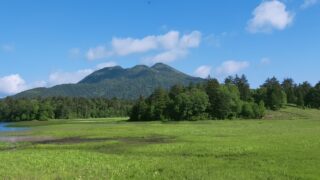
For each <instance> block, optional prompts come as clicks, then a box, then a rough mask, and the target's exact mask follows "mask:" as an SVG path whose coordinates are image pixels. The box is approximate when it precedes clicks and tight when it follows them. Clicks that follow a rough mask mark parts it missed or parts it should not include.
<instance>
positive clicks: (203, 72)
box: [194, 65, 212, 78]
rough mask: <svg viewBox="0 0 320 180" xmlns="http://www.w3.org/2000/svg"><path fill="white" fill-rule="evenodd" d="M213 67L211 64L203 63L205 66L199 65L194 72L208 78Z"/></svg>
mask: <svg viewBox="0 0 320 180" xmlns="http://www.w3.org/2000/svg"><path fill="white" fill-rule="evenodd" d="M211 69H212V68H211V66H207V65H203V66H200V67H198V68H197V69H196V70H195V72H194V74H195V75H196V76H198V77H201V78H206V77H208V76H209V75H210V73H211Z"/></svg>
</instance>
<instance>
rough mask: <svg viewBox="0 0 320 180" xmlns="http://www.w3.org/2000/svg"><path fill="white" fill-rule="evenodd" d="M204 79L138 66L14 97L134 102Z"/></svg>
mask: <svg viewBox="0 0 320 180" xmlns="http://www.w3.org/2000/svg"><path fill="white" fill-rule="evenodd" d="M203 81H204V79H201V78H196V77H192V76H189V75H187V74H184V73H182V72H180V71H178V70H176V69H174V68H172V67H170V66H168V65H166V64H162V63H157V64H155V65H154V66H152V67H148V66H145V65H137V66H134V67H132V68H128V69H124V68H122V67H120V66H115V67H107V68H103V69H100V70H98V71H95V72H93V73H92V74H90V75H88V76H87V77H85V78H84V79H83V80H81V81H80V82H78V83H77V84H62V85H57V86H54V87H51V88H35V89H31V90H27V91H24V92H21V93H19V94H17V95H15V96H14V97H15V98H23V97H28V98H34V97H53V96H64V97H106V98H113V97H116V98H121V99H135V98H138V97H139V96H140V95H142V96H148V95H150V94H151V93H152V92H153V91H154V89H155V88H157V87H163V88H166V89H167V88H170V87H171V86H173V85H175V84H182V85H188V84H190V83H200V82H203Z"/></svg>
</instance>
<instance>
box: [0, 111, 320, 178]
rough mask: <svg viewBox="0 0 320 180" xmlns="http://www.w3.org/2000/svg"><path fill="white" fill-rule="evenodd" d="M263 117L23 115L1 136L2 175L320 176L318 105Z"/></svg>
mask: <svg viewBox="0 0 320 180" xmlns="http://www.w3.org/2000/svg"><path fill="white" fill-rule="evenodd" d="M266 117H267V118H266V119H264V120H227V121H196V122H174V123H170V122H142V123H130V122H127V121H126V118H116V119H93V120H92V122H89V121H88V120H60V121H56V120H53V121H47V122H40V121H34V122H21V123H16V124H15V126H23V127H31V129H30V130H28V131H24V132H18V133H12V132H10V133H5V134H3V133H1V135H5V136H15V135H16V136H22V137H23V136H29V137H52V139H49V140H39V141H33V142H31V141H29V142H28V141H23V142H16V143H8V142H0V162H1V163H0V179H139V180H140V179H319V178H320V171H319V169H320V140H319V139H320V111H318V110H301V109H297V108H294V107H287V108H286V109H283V110H281V111H279V112H268V115H267V116H266Z"/></svg>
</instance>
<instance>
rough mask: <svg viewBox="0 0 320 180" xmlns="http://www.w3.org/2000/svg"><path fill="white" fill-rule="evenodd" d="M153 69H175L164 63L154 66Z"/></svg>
mask: <svg viewBox="0 0 320 180" xmlns="http://www.w3.org/2000/svg"><path fill="white" fill-rule="evenodd" d="M151 68H152V69H163V68H170V69H173V68H172V67H170V66H168V65H166V64H164V63H156V64H154V65H153V66H151Z"/></svg>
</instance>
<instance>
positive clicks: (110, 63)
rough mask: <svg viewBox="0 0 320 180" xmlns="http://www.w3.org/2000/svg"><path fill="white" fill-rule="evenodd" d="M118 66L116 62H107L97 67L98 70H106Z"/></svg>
mask: <svg viewBox="0 0 320 180" xmlns="http://www.w3.org/2000/svg"><path fill="white" fill-rule="evenodd" d="M116 65H118V64H117V63H116V62H114V61H109V62H105V63H100V64H98V65H97V66H96V69H103V68H106V67H113V66H116Z"/></svg>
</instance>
